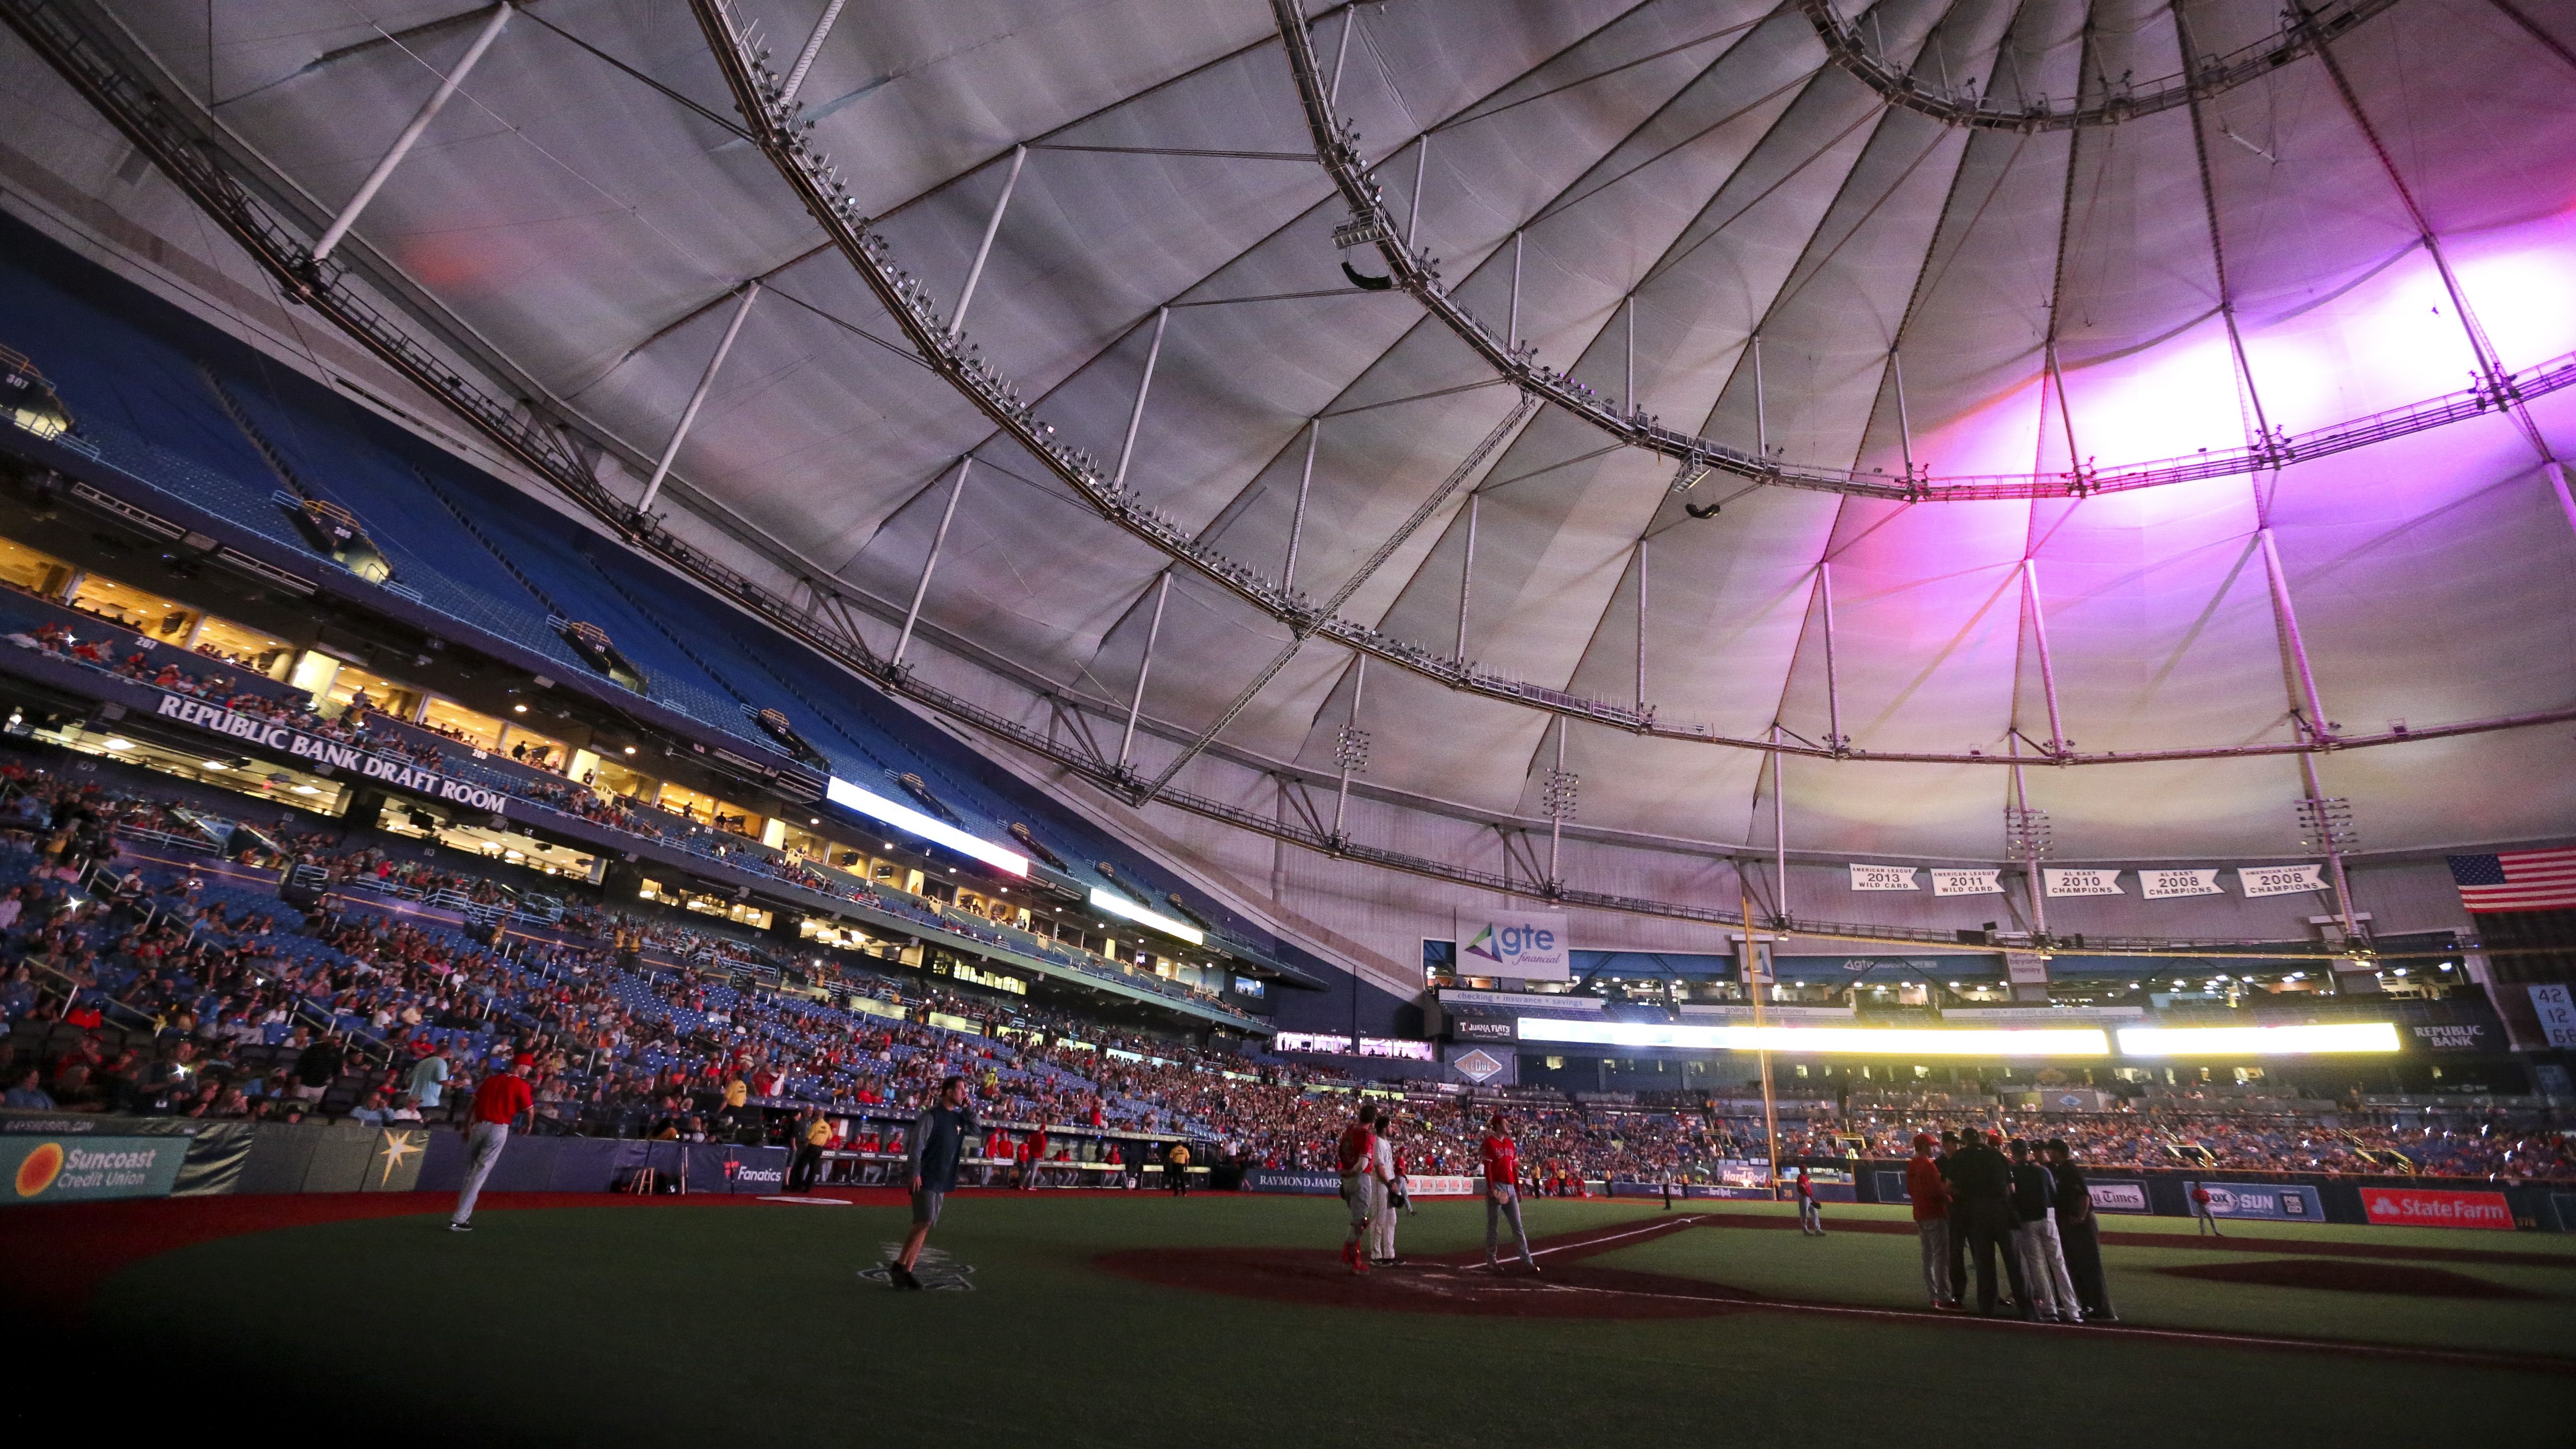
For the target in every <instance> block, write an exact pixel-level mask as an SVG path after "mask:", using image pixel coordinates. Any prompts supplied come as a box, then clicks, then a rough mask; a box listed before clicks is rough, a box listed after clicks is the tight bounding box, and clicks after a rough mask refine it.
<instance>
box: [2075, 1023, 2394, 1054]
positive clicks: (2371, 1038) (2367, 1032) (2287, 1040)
mask: <svg viewBox="0 0 2576 1449" xmlns="http://www.w3.org/2000/svg"><path fill="white" fill-rule="evenodd" d="M2119 1038H2120V1055H2122V1056H2128V1057H2212V1056H2248V1057H2273V1056H2317V1055H2323V1054H2326V1053H2332V1052H2393V1051H2396V1050H2397V1049H2398V1045H2399V1044H2398V1040H2397V1027H2396V1026H2395V1024H2394V1023H2391V1022H2385V1021H2356V1022H2336V1023H2331V1024H2326V1025H2309V1026H2124V1027H2122V1028H2120V1032H2119Z"/></svg>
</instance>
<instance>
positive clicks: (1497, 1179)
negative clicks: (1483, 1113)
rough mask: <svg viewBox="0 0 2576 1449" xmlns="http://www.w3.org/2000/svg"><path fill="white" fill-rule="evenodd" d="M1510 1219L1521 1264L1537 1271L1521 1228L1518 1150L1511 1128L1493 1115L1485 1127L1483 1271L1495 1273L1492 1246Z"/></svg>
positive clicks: (1497, 1115)
mask: <svg viewBox="0 0 2576 1449" xmlns="http://www.w3.org/2000/svg"><path fill="white" fill-rule="evenodd" d="M1505 1218H1509V1219H1511V1224H1512V1236H1513V1237H1514V1238H1517V1239H1519V1240H1520V1245H1521V1264H1522V1266H1523V1267H1526V1268H1528V1269H1529V1270H1530V1271H1531V1272H1533V1273H1535V1272H1537V1271H1538V1259H1536V1258H1534V1257H1532V1256H1530V1245H1529V1229H1527V1228H1525V1227H1522V1226H1521V1149H1520V1144H1518V1143H1516V1142H1514V1141H1513V1140H1512V1136H1511V1128H1510V1127H1509V1125H1508V1124H1506V1123H1505V1122H1504V1121H1503V1114H1502V1113H1500V1112H1496V1113H1495V1114H1494V1118H1493V1120H1492V1121H1490V1122H1488V1123H1486V1124H1485V1268H1486V1271H1488V1272H1494V1271H1498V1270H1499V1269H1500V1268H1501V1265H1500V1264H1499V1263H1497V1262H1495V1261H1494V1245H1495V1241H1496V1238H1497V1237H1498V1235H1499V1230H1500V1229H1501V1227H1502V1220H1503V1219H1505Z"/></svg>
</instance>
